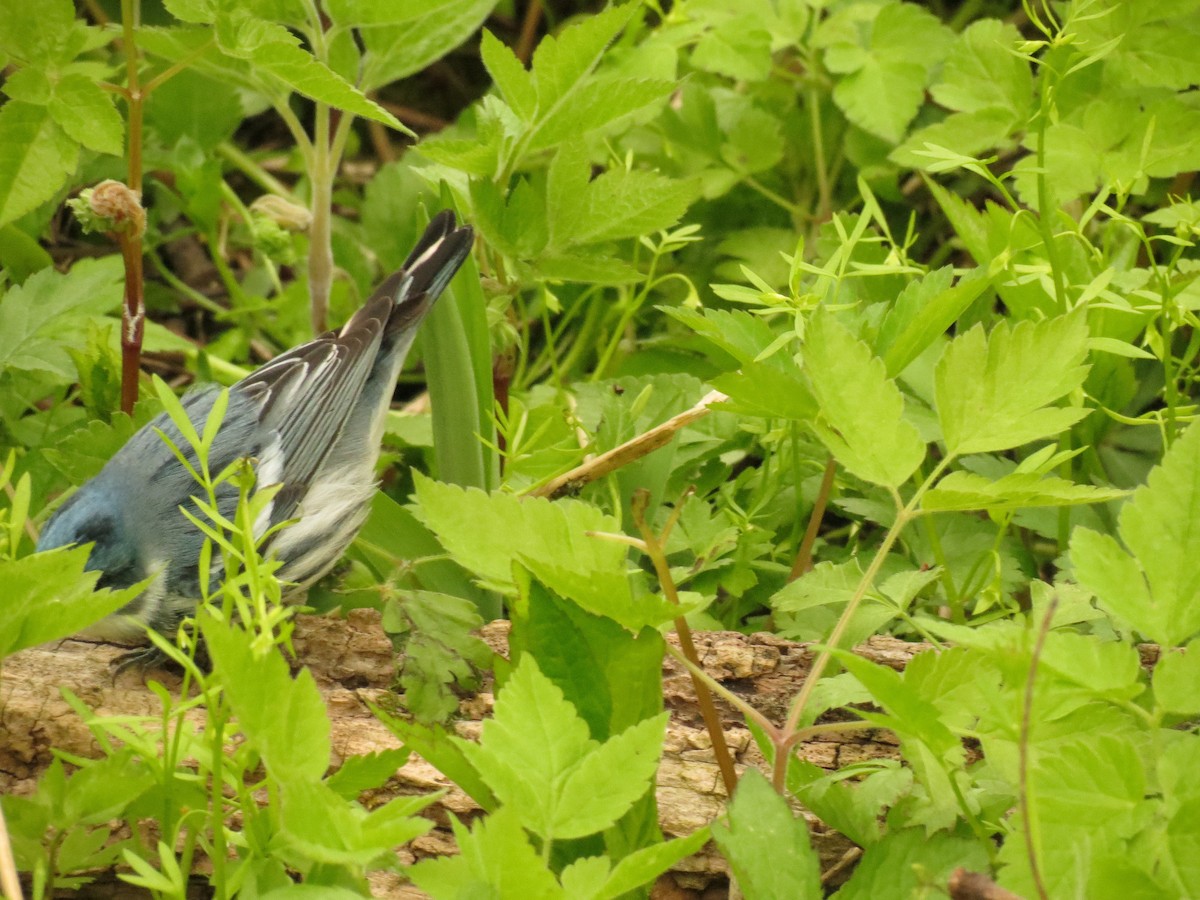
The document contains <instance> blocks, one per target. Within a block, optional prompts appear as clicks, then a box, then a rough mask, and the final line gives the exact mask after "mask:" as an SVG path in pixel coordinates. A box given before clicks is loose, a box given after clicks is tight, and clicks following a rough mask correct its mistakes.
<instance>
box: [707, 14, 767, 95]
mask: <svg viewBox="0 0 1200 900" xmlns="http://www.w3.org/2000/svg"><path fill="white" fill-rule="evenodd" d="M691 62H692V65H693V66H695V67H696V68H698V69H703V70H704V71H706V72H715V73H716V74H718V75H725V76H728V77H729V78H734V79H737V80H741V81H762V80H763V79H765V78H766V77H767V76H768V75H770V74H771V33H770V32H769V31H767V29H765V28H762V27H756V26H755V25H745V24H743V23H737V24H735V23H733V22H727V23H721V24H720V25H718V27H716V28H711V29H709V30H708V31H706V32H705V33H704V34H703V35H701V36H700V40H698V41H697V42H696V48H695V49H694V50H693V51H692V59H691Z"/></svg>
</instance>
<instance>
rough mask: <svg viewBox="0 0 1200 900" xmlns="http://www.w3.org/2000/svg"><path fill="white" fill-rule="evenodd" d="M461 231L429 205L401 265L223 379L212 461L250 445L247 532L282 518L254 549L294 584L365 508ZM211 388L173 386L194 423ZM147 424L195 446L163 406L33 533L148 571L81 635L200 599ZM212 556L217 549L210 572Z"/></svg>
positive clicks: (315, 567)
mask: <svg viewBox="0 0 1200 900" xmlns="http://www.w3.org/2000/svg"><path fill="white" fill-rule="evenodd" d="M472 241H473V233H472V231H471V229H470V228H469V227H467V226H463V227H456V224H455V220H454V216H453V214H452V213H450V212H442V213H440V214H438V215H437V216H435V217H434V219H433V220H432V221H431V223H430V225H429V227H428V228H427V229H426V231H425V233H424V234H423V235H422V236H421V238H420V240H419V241H418V242H417V245H416V248H415V249H414V250H413V252H412V254H411V255H410V256H409V258H408V260H407V261H406V262H405V265H404V267H403V268H402V269H400V270H399V271H397V272H395V273H394V274H392V275H391V276H390V277H388V278H387V279H386V280H385V281H384V282H383V284H382V285H380V287H379V289H378V290H377V291H376V292H375V293H374V294H373V295H372V296H371V298H370V299H369V300H368V301H367V302H366V303H365V304H364V305H363V307H362V308H361V309H359V310H358V311H357V312H356V313H355V314H354V315H353V316H352V317H351V318H350V320H349V321H348V322H347V323H346V324H345V325H344V326H343V327H342V328H341V329H340V330H339V331H336V332H328V333H327V334H323V335H321V336H319V337H317V338H315V339H314V340H312V341H310V342H308V343H306V344H302V345H300V346H298V347H295V348H293V349H291V350H289V351H287V352H286V353H284V354H281V355H280V356H278V357H276V358H275V359H273V360H271V361H270V362H268V363H266V364H265V365H263V366H262V367H260V368H259V369H257V370H255V371H254V372H252V373H250V375H248V376H246V378H244V379H242V380H241V381H239V382H238V383H237V384H235V385H234V386H233V387H232V388H230V392H229V405H228V408H227V410H226V413H225V418H224V419H223V420H222V425H221V427H220V429H219V431H218V433H217V438H216V440H215V441H214V443H213V447H212V451H211V454H210V459H209V467H210V470H211V471H213V472H214V473H215V472H219V471H221V470H222V469H223V468H224V467H225V466H226V465H228V464H229V463H230V462H232V461H234V460H236V459H237V458H239V457H249V458H251V459H253V460H254V463H255V472H256V478H257V485H258V486H259V487H260V488H261V487H263V486H267V485H278V486H279V490H278V493H277V494H276V495H275V496H274V498H273V499H272V500H271V502H270V503H269V504H268V505H267V507H266V508H265V509H264V510H263V511H262V512H261V513H260V515H259V516H258V517H257V519H256V520H255V524H254V532H255V536H256V537H259V538H261V537H262V536H263V535H264V534H266V533H267V531H268V530H269V529H271V528H273V527H274V526H276V525H278V524H279V523H281V522H285V521H287V522H289V523H290V524H288V525H286V526H285V527H283V528H282V529H281V530H278V531H277V532H276V533H275V534H274V535H273V536H271V537H270V538H269V539H268V540H267V542H266V545H265V550H266V552H267V553H269V554H271V555H273V556H274V557H276V558H278V559H279V560H280V561H281V562H282V566H281V567H280V570H279V573H278V574H279V577H280V579H281V580H284V581H286V582H290V583H291V584H292V585H293V591H292V593H298V592H299V590H300V589H302V588H305V587H307V586H309V585H311V584H312V583H313V582H314V581H316V580H317V579H318V578H320V577H321V576H322V575H324V574H326V573H327V572H328V571H329V570H330V569H331V568H333V566H334V565H335V564H336V563H337V561H338V560H339V559H340V558H341V556H342V554H343V553H344V552H345V550H346V548H347V547H348V546H349V544H350V543H351V541H353V539H354V537H355V535H356V534H357V533H358V530H359V529H360V528H361V527H362V524H363V522H364V521H365V520H366V517H367V514H368V511H369V509H370V501H371V497H372V496H373V495H374V492H375V489H376V478H375V466H376V463H377V462H378V459H379V454H380V447H381V442H382V440H383V432H384V422H385V420H386V417H387V412H388V408H389V406H390V404H391V399H392V393H393V390H394V388H395V384H396V379H397V378H398V377H399V374H400V370H401V368H402V367H403V365H404V359H405V356H406V355H407V353H408V351H409V349H410V348H411V346H412V343H413V340H414V339H415V337H416V333H417V329H418V327H419V326H420V323H421V321H422V320H423V319H424V317H425V315H426V314H427V313H428V312H429V309H430V308H431V307H432V305H433V303H434V301H436V300H437V298H438V296H439V295H440V294H441V293H442V291H443V290H444V289H445V288H446V286H447V285H448V284H449V282H450V279H451V278H452V277H453V276H454V274H455V273H456V272H457V271H458V269H459V267H460V266H461V265H462V263H463V262H464V261H465V259H466V257H467V256H468V255H469V253H470V250H471V246H472ZM216 394H217V392H216V390H215V389H207V390H200V391H195V392H192V393H189V394H188V395H186V396H185V397H184V398H183V406H184V410H185V411H186V412H187V414H188V418H189V420H190V421H191V422H192V424H193V425H194V426H196V428H197V430H198V431H199V430H201V429H202V428H203V425H204V422H205V420H206V418H207V415H208V412H209V411H210V410H211V409H212V406H213V401H214V399H215V397H216ZM156 428H157V429H161V430H162V431H163V432H165V433H166V434H167V435H168V436H169V437H170V438H171V439H172V441H173V442H174V443H175V444H176V445H177V446H179V447H180V449H182V450H185V452H189V453H191V454H192V455H193V459H194V451H192V450H190V449H189V448H187V447H186V444H185V442H183V441H182V435H181V434H180V433H179V430H178V429H177V428H176V426H175V425H174V424H173V423H171V421H170V419H169V418H168V417H167V416H166V415H165V414H163V415H160V416H159V417H158V418H156V419H155V420H154V421H152V422H151V423H149V424H148V425H147V426H146V427H145V428H143V429H142V430H141V431H139V432H138V433H137V434H135V435H134V436H133V437H132V438H130V440H129V441H128V442H127V443H126V444H125V446H124V447H122V448H121V450H119V451H118V452H117V454H116V455H115V456H113V458H112V459H111V460H109V462H108V464H106V465H105V467H104V469H103V470H101V472H100V473H99V474H98V475H97V476H96V477H95V478H93V479H91V480H90V481H88V482H87V483H86V484H84V485H83V486H82V487H81V488H80V489H79V490H78V491H77V492H76V493H75V494H74V495H73V496H72V497H71V498H70V499H69V500H68V501H67V502H66V503H64V504H63V506H62V507H60V508H59V509H58V510H57V511H56V512H55V514H54V515H53V516H52V517H51V518H50V520H49V521H48V522H47V523H46V527H45V528H44V529H43V532H42V537H41V540H40V541H39V542H38V549H39V550H46V549H50V548H52V547H58V546H63V545H67V544H85V543H89V542H90V543H92V544H93V548H92V552H91V554H90V556H89V560H88V568H89V569H93V570H97V571H99V572H100V573H101V576H100V579H99V585H100V586H108V587H113V588H120V587H125V586H128V585H132V584H136V583H138V582H139V581H142V580H143V579H146V578H150V579H151V580H150V583H149V586H148V587H147V588H146V589H145V590H143V591H142V593H141V594H139V596H138V597H137V599H136V600H134V601H133V602H132V603H130V604H129V605H128V606H126V607H125V608H124V609H123V610H121V611H120V612H119V613H117V614H115V615H113V616H110V617H109V618H107V619H105V620H104V621H102V622H100V623H98V624H97V625H95V626H93V627H92V628H90V629H88V631H87V632H85V634H87V635H88V636H90V637H95V638H98V639H102V640H116V641H129V640H133V639H136V638H138V637H141V636H144V625H150V627H152V628H154V629H156V630H158V631H160V632H162V633H164V634H169V635H173V634H174V631H175V629H176V628H177V627H178V623H179V621H181V620H182V618H183V617H184V616H186V615H190V614H191V613H192V612H193V611H194V609H195V607H196V604H197V602H198V599H199V593H200V589H199V580H200V579H199V577H198V573H197V572H196V567H197V565H198V560H199V553H200V546H201V545H202V543H203V536H202V534H201V533H200V531H199V530H198V529H197V528H196V527H195V526H194V525H192V524H191V523H190V522H188V521H187V519H186V518H185V517H184V516H183V514H182V512H180V507H181V506H188V505H189V504H191V500H190V498H191V497H192V496H193V495H195V494H197V493H199V487H198V485H196V483H195V482H194V480H193V479H192V478H191V476H190V475H189V474H188V473H187V470H186V469H185V468H184V467H183V466H182V465H181V464H180V463H179V461H178V460H177V459H176V458H175V457H174V455H173V453H172V452H171V450H170V448H169V447H168V446H167V445H166V443H165V442H164V441H163V440H162V438H161V437H160V436H159V435H158V434H157V433H156V431H155V429H156ZM235 505H236V491H235V490H234V489H233V488H232V486H229V485H226V486H224V489H223V491H222V493H221V494H220V495H219V498H218V506H219V508H220V509H221V511H222V513H223V514H225V515H231V514H232V512H233V508H234V506H235ZM195 511H196V510H195V508H194V507H193V512H195ZM217 556H218V557H219V554H217ZM222 565H223V564H222V563H221V561H220V560H219V559H215V560H214V566H213V571H212V572H210V583H213V584H215V583H216V579H219V578H220V577H221V575H222V574H223V570H222Z"/></svg>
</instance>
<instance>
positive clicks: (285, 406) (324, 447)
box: [234, 304, 390, 525]
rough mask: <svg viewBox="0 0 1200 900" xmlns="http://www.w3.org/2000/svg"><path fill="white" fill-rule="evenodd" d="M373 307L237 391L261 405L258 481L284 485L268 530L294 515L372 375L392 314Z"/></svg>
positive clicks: (274, 363)
mask: <svg viewBox="0 0 1200 900" xmlns="http://www.w3.org/2000/svg"><path fill="white" fill-rule="evenodd" d="M374 307H375V308H374V309H373V310H371V311H370V312H371V314H370V315H361V314H360V315H358V316H356V317H355V321H354V322H353V323H352V324H353V327H350V325H347V327H346V328H344V329H342V331H341V332H329V333H327V334H323V335H321V336H320V337H319V338H317V339H315V340H313V341H310V342H309V343H307V344H303V345H301V346H299V347H296V348H294V349H292V350H289V351H288V352H287V353H284V354H282V355H281V356H277V357H276V358H275V359H273V360H271V361H270V362H269V363H267V364H266V365H264V366H263V367H262V368H260V369H258V370H256V371H255V372H252V373H251V374H250V375H248V376H247V377H246V378H244V379H243V380H242V381H240V382H239V383H238V384H237V385H236V387H235V388H234V390H237V391H240V392H242V393H244V394H245V395H246V396H248V397H250V398H252V399H254V400H255V401H256V402H257V403H258V405H259V410H260V412H259V422H260V426H261V428H262V429H263V431H265V432H266V433H267V434H269V435H270V436H271V437H270V438H269V439H267V440H265V441H264V443H263V448H262V451H261V458H260V460H259V478H260V480H261V481H262V483H264V484H274V483H278V484H281V485H283V487H282V488H281V489H280V491H279V493H278V494H277V495H276V496H275V499H274V501H273V504H272V507H271V514H270V521H271V524H272V525H274V524H277V523H278V522H282V521H284V520H285V519H287V518H290V517H291V516H292V514H293V513H295V511H296V508H297V506H298V505H299V504H300V501H301V500H302V499H303V498H304V496H305V494H307V493H308V491H309V488H310V487H311V486H312V480H313V476H314V475H315V473H316V472H317V471H318V470H319V469H320V468H321V464H322V463H323V462H324V460H325V457H326V456H327V455H328V453H329V450H330V448H331V447H332V446H333V444H334V441H335V440H336V438H337V436H338V435H339V434H340V433H341V431H342V428H343V426H344V425H345V424H346V419H347V417H348V416H349V415H350V411H351V410H352V409H353V407H354V401H355V399H356V398H357V397H358V395H359V394H360V393H361V392H362V389H363V385H364V383H365V382H366V380H367V377H368V376H369V375H370V373H371V367H372V366H373V365H374V362H375V356H376V354H377V353H378V352H379V342H380V339H381V336H382V334H383V327H384V323H385V322H386V321H387V316H388V314H389V312H390V310H389V309H388V308H387V304H374ZM367 312H368V310H367V309H366V308H364V309H363V310H360V313H367Z"/></svg>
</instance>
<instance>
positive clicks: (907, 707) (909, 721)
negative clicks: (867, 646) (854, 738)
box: [833, 650, 961, 758]
mask: <svg viewBox="0 0 1200 900" xmlns="http://www.w3.org/2000/svg"><path fill="white" fill-rule="evenodd" d="M833 653H834V655H835V656H837V659H838V661H839V662H840V663H841V664H842V665H843V666H845V667H846V669H847V670H848V671H849V672H850V674H851V675H853V676H854V677H855V678H857V679H858V680H859V681H860V682H862V684H863V686H864V687H865V688H866V689H867V690H868V691H870V692H871V696H872V697H873V698H874V699H875V702H876V703H877V704H878V705H879V706H881V707H883V708H884V709H885V710H887V712H888V721H889V722H890V725H889V727H891V728H894V729H895V730H896V731H897V732H898V733H900V734H901V735H912V736H914V737H916V738H917V739H918V740H920V741H921V742H922V743H924V744H925V745H927V746H928V747H929V749H930V750H931V751H932V752H933V753H934V754H935V755H936V756H937V757H938V758H942V757H944V756H945V755H946V754H947V753H950V752H951V751H953V750H958V749H960V748H961V744H960V742H959V740H958V738H957V737H955V736H954V734H953V732H951V731H950V729H949V728H947V727H946V726H945V725H944V724H943V723H942V720H941V717H940V715H939V712H938V709H937V707H936V706H934V705H933V704H932V703H930V702H929V701H927V700H925V699H924V698H923V697H922V696H921V695H920V694H919V693H918V692H917V691H916V690H915V689H914V687H913V686H912V685H909V684H906V683H905V681H904V679H903V678H902V677H901V676H900V674H899V673H898V672H896V671H894V670H892V669H889V668H888V667H887V666H884V665H881V664H879V663H875V662H871V661H870V660H867V659H863V658H862V657H861V656H856V655H855V654H853V653H851V652H849V651H848V650H834V651H833Z"/></svg>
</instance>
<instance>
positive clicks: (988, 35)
mask: <svg viewBox="0 0 1200 900" xmlns="http://www.w3.org/2000/svg"><path fill="white" fill-rule="evenodd" d="M1021 40H1022V37H1021V34H1020V32H1018V31H1017V29H1016V28H1015V27H1014V26H1013V25H1010V24H1008V23H1006V22H1001V21H1000V20H999V19H980V20H979V21H977V22H973V23H971V25H970V26H969V27H968V28H967V29H966V30H965V31H963V33H962V35H960V36H959V39H958V40H957V41H956V42H955V43H954V45H953V46H952V47H951V48H950V52H949V54H947V56H946V62H945V64H944V65H943V66H942V74H941V78H939V79H938V83H937V84H935V85H934V86H933V88H932V89H931V91H930V93H932V94H933V98H934V99H935V100H936V101H937V102H938V103H940V104H942V105H943V106H946V107H948V108H950V109H954V110H958V111H960V112H979V111H981V110H985V109H1001V110H1004V111H1005V112H1006V113H1008V115H1009V119H1010V123H1011V124H1016V123H1018V122H1020V121H1023V120H1024V118H1025V116H1026V115H1027V113H1028V110H1029V106H1030V104H1031V102H1032V99H1033V74H1032V72H1031V71H1030V67H1029V63H1028V62H1027V61H1026V60H1025V59H1022V58H1021V56H1020V55H1018V54H1017V53H1015V52H1014V48H1015V47H1016V46H1017V44H1018V43H1019V42H1020V41H1021ZM956 149H958V148H956Z"/></svg>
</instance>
